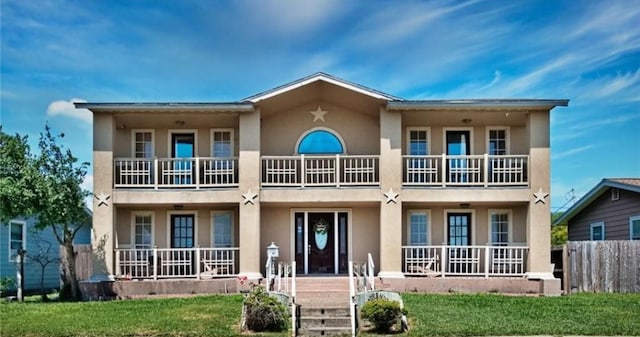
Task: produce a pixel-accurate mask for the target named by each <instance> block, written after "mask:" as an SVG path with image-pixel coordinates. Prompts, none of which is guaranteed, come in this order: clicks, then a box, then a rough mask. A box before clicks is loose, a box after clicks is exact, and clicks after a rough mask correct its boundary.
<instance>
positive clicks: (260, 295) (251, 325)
mask: <svg viewBox="0 0 640 337" xmlns="http://www.w3.org/2000/svg"><path fill="white" fill-rule="evenodd" d="M244 306H245V324H246V327H247V328H248V329H250V330H253V331H256V332H261V331H273V332H280V331H285V330H286V329H287V322H288V317H289V315H288V313H287V308H286V306H285V305H284V304H282V302H280V301H279V300H278V299H277V298H275V297H272V296H269V293H267V292H266V291H265V290H264V287H261V286H254V287H253V288H252V289H251V292H249V294H248V295H247V297H246V298H245V300H244Z"/></svg>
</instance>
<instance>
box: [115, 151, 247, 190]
mask: <svg viewBox="0 0 640 337" xmlns="http://www.w3.org/2000/svg"><path fill="white" fill-rule="evenodd" d="M113 162H114V169H113V175H114V177H113V181H114V187H116V188H154V189H158V188H196V189H197V188H201V187H202V188H207V187H235V186H238V159H237V158H235V157H234V158H221V157H194V158H116V159H114V161H113Z"/></svg>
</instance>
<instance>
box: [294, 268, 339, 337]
mask: <svg viewBox="0 0 640 337" xmlns="http://www.w3.org/2000/svg"><path fill="white" fill-rule="evenodd" d="M296 302H297V304H298V305H299V306H300V311H299V315H300V317H299V319H300V328H299V329H298V336H351V316H350V313H349V278H348V277H346V276H331V277H298V278H296Z"/></svg>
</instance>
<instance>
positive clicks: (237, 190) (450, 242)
mask: <svg viewBox="0 0 640 337" xmlns="http://www.w3.org/2000/svg"><path fill="white" fill-rule="evenodd" d="M567 104H568V100H546V99H484V100H483V99H463V100H421V101H413V100H404V99H401V98H398V97H394V96H391V95H388V94H385V93H382V92H379V91H377V90H373V89H370V88H367V87H364V86H361V85H358V84H355V83H351V82H348V81H345V80H342V79H339V78H336V77H334V76H331V75H327V74H324V73H317V74H313V75H311V76H308V77H305V78H302V79H300V80H297V81H294V82H292V83H288V84H285V85H283V86H279V87H277V88H274V89H272V90H268V91H265V92H263V93H260V94H257V95H255V96H251V97H248V98H246V99H243V100H240V101H237V102H220V103H76V107H77V108H86V109H89V110H91V111H92V112H93V123H94V133H93V134H94V142H93V144H94V157H93V159H94V166H93V167H94V193H95V200H94V208H93V210H94V213H95V214H94V215H95V216H94V217H93V226H94V231H95V235H96V237H97V238H98V239H99V240H100V244H101V245H102V244H104V247H106V249H105V250H104V257H105V261H104V264H105V266H106V269H107V272H108V273H111V274H113V275H115V276H117V277H123V278H129V277H131V278H140V279H145V278H146V279H153V278H158V279H162V278H200V277H201V276H202V275H203V274H206V275H208V276H219V277H236V276H238V277H243V278H244V277H247V278H248V279H258V278H261V277H262V276H263V275H264V273H265V270H264V266H265V263H264V262H265V259H266V251H265V249H266V247H267V246H268V245H269V244H270V243H271V242H274V243H276V244H277V245H278V246H279V247H280V257H279V259H280V260H285V261H291V260H295V261H296V262H297V273H298V274H302V275H310V274H318V275H327V274H345V273H346V272H347V266H348V261H351V260H354V261H366V260H367V256H368V253H371V255H372V257H373V259H374V260H375V263H376V270H377V271H379V273H378V276H379V277H381V278H383V279H385V280H398V279H404V278H405V277H408V276H412V275H432V274H433V275H440V276H445V277H448V276H467V277H478V278H477V280H478V282H483V281H482V280H486V279H487V278H492V277H497V276H499V277H504V276H514V277H520V278H521V277H522V276H527V277H529V278H530V279H541V278H549V277H552V275H551V270H550V257H549V255H550V254H549V250H550V241H549V237H550V233H549V231H550V219H549V214H550V212H549V197H548V192H549V189H550V186H549V185H550V183H549V182H550V179H549V130H550V128H549V115H550V110H551V109H553V108H554V107H556V106H566V105H567ZM94 245H96V244H95V243H94ZM425 279H426V278H425Z"/></svg>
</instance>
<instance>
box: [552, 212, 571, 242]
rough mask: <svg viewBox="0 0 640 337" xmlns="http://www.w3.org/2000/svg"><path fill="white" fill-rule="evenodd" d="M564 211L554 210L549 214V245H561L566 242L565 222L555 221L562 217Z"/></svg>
mask: <svg viewBox="0 0 640 337" xmlns="http://www.w3.org/2000/svg"><path fill="white" fill-rule="evenodd" d="M563 214H564V212H556V213H553V214H551V224H552V225H551V245H552V246H562V245H564V244H565V243H567V238H568V236H569V234H568V230H567V225H566V224H557V225H555V222H556V221H557V220H558V219H560V217H562V215H563Z"/></svg>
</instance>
